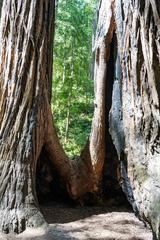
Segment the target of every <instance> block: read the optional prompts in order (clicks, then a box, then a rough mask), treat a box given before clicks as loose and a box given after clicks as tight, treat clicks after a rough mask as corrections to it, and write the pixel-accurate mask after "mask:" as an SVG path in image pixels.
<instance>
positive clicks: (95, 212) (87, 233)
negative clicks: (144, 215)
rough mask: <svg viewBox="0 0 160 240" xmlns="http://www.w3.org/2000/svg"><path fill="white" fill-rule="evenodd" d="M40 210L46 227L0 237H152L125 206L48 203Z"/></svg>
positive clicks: (95, 239)
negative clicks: (46, 224) (83, 205)
mask: <svg viewBox="0 0 160 240" xmlns="http://www.w3.org/2000/svg"><path fill="white" fill-rule="evenodd" d="M42 212H43V214H44V216H45V218H46V220H47V222H48V223H49V227H48V229H47V230H44V229H35V230H33V229H27V230H26V231H25V232H24V233H22V234H20V235H18V236H15V235H0V240H11V239H17V240H32V239H33V240H89V239H93V240H152V234H151V232H150V230H149V229H146V228H145V226H144V224H143V223H142V222H140V221H139V220H138V219H137V218H136V217H135V215H134V214H133V213H132V211H131V210H130V209H129V208H127V207H118V206H115V207H113V206H112V207H109V206H99V207H81V206H70V205H67V204H60V203H54V204H53V203H52V204H46V205H44V206H43V207H42Z"/></svg>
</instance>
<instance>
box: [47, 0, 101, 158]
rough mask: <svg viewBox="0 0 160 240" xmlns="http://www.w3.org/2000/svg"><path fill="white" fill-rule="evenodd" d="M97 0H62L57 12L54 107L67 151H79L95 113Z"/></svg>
mask: <svg viewBox="0 0 160 240" xmlns="http://www.w3.org/2000/svg"><path fill="white" fill-rule="evenodd" d="M96 2H97V1H96V0H91V1H87V0H81V1H79V0H67V1H66V0H60V1H59V2H58V10H57V15H56V30H55V31H56V32H55V41H54V66H53V87H52V89H53V90H52V95H53V97H52V110H53V113H54V121H55V125H56V128H57V131H58V135H59V137H60V140H61V143H62V144H63V146H64V149H65V151H66V153H67V154H68V155H69V156H70V157H73V156H75V155H79V153H80V151H81V149H82V148H83V147H84V145H85V142H86V139H87V137H88V136H89V133H90V129H91V121H92V117H93V96H94V90H93V85H94V84H93V77H92V76H93V56H92V45H91V42H92V35H93V25H94V24H95V23H94V18H95V12H96V5H97V4H96Z"/></svg>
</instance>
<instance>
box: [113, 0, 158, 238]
mask: <svg viewBox="0 0 160 240" xmlns="http://www.w3.org/2000/svg"><path fill="white" fill-rule="evenodd" d="M159 9H160V3H159V1H155V0H147V1H140V0H136V1H128V0H123V1H122V0H116V1H115V10H114V11H115V18H116V27H117V39H118V52H119V55H120V65H121V74H120V81H119V83H120V85H119V86H120V88H121V94H122V102H121V105H122V107H121V106H120V111H121V112H122V117H123V119H122V121H121V120H118V124H119V126H123V127H122V129H123V131H124V136H125V143H124V147H123V144H121V136H123V131H122V134H121V133H120V132H119V130H116V127H115V126H113V125H112V124H113V120H114V121H115V122H116V121H117V117H116V116H115V115H114V114H112V124H111V125H112V126H111V129H112V131H111V132H112V137H113V139H114V142H115V145H116V146H117V147H116V148H117V150H118V153H119V156H120V158H121V160H122V163H124V161H125V159H124V157H125V158H126V160H127V161H126V166H125V168H124V166H123V169H126V170H125V171H123V173H122V174H123V177H124V178H125V179H126V178H128V180H127V182H128V185H126V188H128V191H127V193H126V194H129V193H131V192H132V193H131V195H132V194H133V195H132V197H133V199H132V202H134V205H136V206H135V207H136V209H138V211H139V214H140V216H141V218H142V219H143V220H145V221H146V222H148V223H149V224H150V226H151V227H152V230H153V234H154V238H155V239H160V201H159V199H160V180H159V179H160V174H159V173H160V171H159V170H160V163H159V157H160V137H159V132H160V127H159V126H160V107H159V99H160V97H159V96H160V88H159V77H160V41H159V36H160V11H159ZM114 93H116V89H115V90H114ZM113 105H114V103H113ZM118 124H117V125H116V126H118ZM123 142H124V141H123ZM123 151H124V153H125V154H121V153H123ZM126 171H127V172H126ZM125 174H126V177H125V176H124V175H125Z"/></svg>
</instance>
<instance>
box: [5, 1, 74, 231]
mask: <svg viewBox="0 0 160 240" xmlns="http://www.w3.org/2000/svg"><path fill="white" fill-rule="evenodd" d="M53 14H54V1H52V0H44V1H38V0H34V1H29V0H25V1H18V2H17V1H15V0H5V1H4V4H3V9H2V20H1V33H0V39H1V48H0V126H1V127H0V142H1V144H0V183H1V187H0V213H1V219H0V230H2V231H4V232H6V233H8V232H10V231H14V232H17V233H19V232H21V231H23V230H24V229H25V228H26V227H36V226H40V225H43V224H45V221H44V219H43V216H42V215H41V213H40V211H39V208H38V201H37V196H36V190H35V189H36V188H35V182H36V179H35V178H36V165H37V159H38V158H39V156H40V153H41V151H42V148H45V149H46V151H47V155H48V156H49V157H50V160H51V161H52V162H53V164H54V166H55V167H56V168H57V170H58V172H59V174H60V175H61V176H62V177H64V178H65V180H66V181H68V184H72V183H73V184H74V181H73V175H74V176H75V172H74V171H73V167H72V165H71V163H70V161H69V159H68V158H67V156H66V155H65V153H64V151H63V149H62V147H61V145H60V144H59V141H58V138H57V134H56V132H55V129H54V126H53V124H52V115H51V110H50V104H49V103H50V96H51V94H50V86H51V85H50V83H51V78H52V57H51V54H52V48H51V46H52V41H53V18H54V16H53ZM73 173H74V174H73Z"/></svg>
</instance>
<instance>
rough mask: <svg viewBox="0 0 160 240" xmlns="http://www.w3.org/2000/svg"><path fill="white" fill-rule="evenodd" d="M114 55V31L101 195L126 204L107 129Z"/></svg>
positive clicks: (115, 53)
mask: <svg viewBox="0 0 160 240" xmlns="http://www.w3.org/2000/svg"><path fill="white" fill-rule="evenodd" d="M116 56H117V38H116V34H115V33H114V34H113V39H112V42H111V45H110V58H109V61H108V62H107V73H106V90H105V98H106V99H105V102H106V105H105V112H106V114H105V138H106V139H105V141H106V154H105V163H104V169H103V179H102V195H103V198H104V199H110V198H112V199H115V200H116V201H117V203H118V204H125V205H128V202H127V200H126V197H125V195H124V193H123V191H122V187H121V185H120V180H121V174H120V162H119V160H118V154H117V151H116V148H115V146H114V143H113V140H112V137H111V135H110V131H109V128H110V123H109V114H110V110H111V107H112V94H113V85H114V79H115V65H116Z"/></svg>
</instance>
